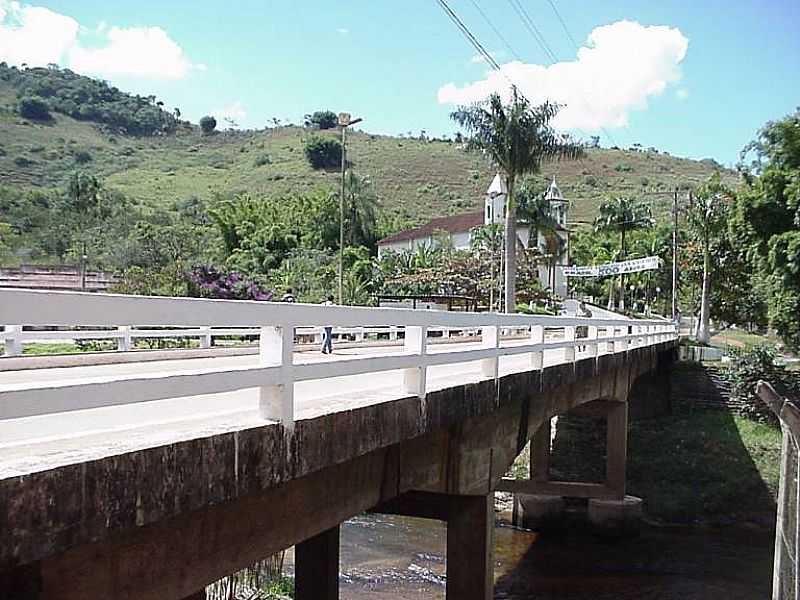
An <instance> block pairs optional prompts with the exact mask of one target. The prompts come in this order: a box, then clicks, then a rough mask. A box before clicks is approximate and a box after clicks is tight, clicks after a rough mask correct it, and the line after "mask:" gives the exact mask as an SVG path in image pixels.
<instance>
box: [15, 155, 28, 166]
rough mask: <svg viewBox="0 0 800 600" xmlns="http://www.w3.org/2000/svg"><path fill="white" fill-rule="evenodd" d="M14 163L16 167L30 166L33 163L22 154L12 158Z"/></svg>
mask: <svg viewBox="0 0 800 600" xmlns="http://www.w3.org/2000/svg"><path fill="white" fill-rule="evenodd" d="M14 164H15V165H17V166H18V167H30V166H31V165H32V164H33V161H32V160H30V159H28V158H25V157H24V156H18V157H17V158H15V159H14Z"/></svg>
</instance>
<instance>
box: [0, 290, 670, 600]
mask: <svg viewBox="0 0 800 600" xmlns="http://www.w3.org/2000/svg"><path fill="white" fill-rule="evenodd" d="M0 322H3V323H10V324H14V325H16V326H17V327H13V328H10V330H11V331H15V332H16V333H17V334H19V332H22V331H25V329H24V327H25V326H61V327H81V328H87V327H89V328H91V327H94V328H98V327H103V328H118V327H130V326H134V327H136V326H141V327H150V328H153V327H164V328H176V327H186V328H198V327H212V328H216V327H221V328H225V327H228V328H241V327H258V328H259V332H260V342H259V344H260V345H259V353H258V354H257V355H250V356H233V357H224V356H223V357H216V358H193V359H188V360H175V361H167V360H162V361H154V362H146V363H145V362H134V363H130V362H121V363H120V364H104V365H84V366H73V367H70V368H50V369H25V370H17V367H15V369H14V370H2V369H3V363H2V361H0V600H6V599H11V598H13V599H14V600H19V599H27V598H30V599H36V600H44V599H48V600H50V599H75V600H78V599H80V600H93V599H103V600H106V599H109V598H114V599H115V600H123V599H136V600H173V599H174V600H182V599H184V598H203V597H204V591H203V590H204V587H205V586H206V585H208V584H210V583H211V582H213V581H215V580H217V579H219V578H221V577H224V576H225V575H227V574H230V573H232V572H235V571H237V570H239V569H242V568H244V567H246V566H248V565H250V564H253V563H255V562H256V561H258V560H261V559H263V558H265V557H266V556H268V555H270V554H273V553H275V552H277V551H280V550H282V549H285V548H287V547H290V546H292V545H296V551H295V552H296V554H295V556H296V593H297V598H298V599H300V600H311V599H314V600H331V599H334V598H337V597H338V531H339V524H340V523H342V522H343V521H345V520H346V519H348V518H350V517H352V516H354V515H357V514H359V513H362V512H364V511H368V510H373V511H384V512H392V513H400V514H409V515H415V516H421V517H429V518H436V519H442V520H444V521H446V522H447V553H448V557H447V598H449V599H458V600H470V599H473V598H474V599H481V600H485V599H487V598H491V597H492V587H493V573H492V570H493V560H492V532H493V523H494V511H493V492H494V490H496V489H498V486H500V487H505V488H506V489H513V490H514V491H516V492H524V493H536V494H549V495H551V496H552V495H554V496H556V497H558V496H581V497H590V498H595V499H596V501H597V502H605V503H606V504H608V505H611V506H613V505H614V503H616V504H617V505H619V506H623V505H624V500H625V474H624V471H625V460H626V433H627V415H628V406H629V403H630V404H632V403H633V402H634V401H636V402H639V403H642V405H645V406H646V404H647V402H649V401H650V398H648V397H645V396H644V395H640V396H638V397H637V392H636V390H637V386H641V384H642V382H646V381H648V380H651V381H652V380H655V381H656V382H657V381H658V378H659V377H660V376H661V374H662V373H663V371H664V369H665V367H666V366H667V365H668V364H669V362H670V361H671V358H672V355H673V353H674V352H673V351H674V347H675V343H676V333H675V328H674V326H673V325H672V324H671V323H669V322H666V321H660V320H630V319H626V318H623V317H620V318H618V319H610V318H609V319H587V318H579V317H542V316H525V315H504V314H492V313H449V312H436V311H414V310H401V309H370V308H353V307H337V306H333V307H320V306H312V305H287V304H273V303H259V302H237V301H213V300H199V299H177V298H146V297H130V296H111V295H97V294H81V293H69V292H60V293H59V292H35V291H23V290H5V291H4V290H0ZM299 326H336V327H339V328H351V327H357V328H361V327H370V328H381V327H386V328H387V330H388V329H389V328H399V329H400V336H399V337H401V338H402V345H400V346H397V345H388V344H387V345H383V346H381V345H375V344H372V345H369V346H367V347H360V348H350V349H346V350H341V351H338V352H336V353H335V354H334V355H332V356H322V355H316V354H314V355H310V354H308V353H298V352H295V347H294V340H295V336H294V330H295V328H297V327H299ZM437 328H438V329H445V330H447V331H449V332H451V334H452V335H451V336H450V337H451V340H450V342H451V343H436V342H440V341H441V339H440V338H441V336H439V337H434V336H433V335H431V333H430V332H431V331H432V330H436V329H437ZM3 360H16V361H19V360H24V359H3ZM105 362H108V361H105ZM629 401H630V402H629ZM570 410H584V411H592V412H593V413H595V414H603V415H606V417H607V418H608V423H609V427H608V432H609V434H608V452H607V481H606V482H605V484H565V483H560V482H552V481H549V480H548V476H547V466H546V462H547V457H548V452H549V445H548V444H547V443H546V440H545V436H547V439H549V435H547V433H546V429H547V424H548V423H549V420H550V418H551V417H552V416H554V415H557V414H560V413H561V414H563V413H564V412H567V411H570ZM537 432H538V434H537ZM532 437H533V439H534V443H533V447H534V451H533V452H532V454H533V456H534V458H535V460H534V464H533V465H532V471H533V476H532V478H531V479H530V480H529V481H525V482H513V481H505V480H504V475H505V473H506V471H507V469H508V467H509V465H510V464H511V463H512V461H513V460H514V458H515V457H516V456H517V454H518V453H519V452H520V451H521V450H522V449H523V448H524V447H525V445H526V444H527V442H528V441H529V439H531V438H532Z"/></svg>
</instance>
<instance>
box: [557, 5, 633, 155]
mask: <svg viewBox="0 0 800 600" xmlns="http://www.w3.org/2000/svg"><path fill="white" fill-rule="evenodd" d="M547 2H548V3H549V4H550V7H551V8H552V9H553V12H554V13H555V14H556V18H557V19H558V21H559V23H561V27H562V28H563V29H564V33H565V34H567V37H568V38H569V41H570V42H572V46H573V48H575V52H577V51H578V50H579V47H578V42H576V41H575V38H574V37H573V36H572V34H571V33H570V31H569V27H567V23H566V21H565V20H564V18H563V17H562V16H561V13H560V12H559V10H558V8H556V3H555V2H554V0H547ZM600 131H602V132H603V133H604V134H605V136H606V137H607V138H608V139H609V141H610V142H611V143H612V145H614V146H617V142H616V140H615V139H614V136H612V135H611V132H609V131H608V130H607V129H606V128H605V127H603V126H600Z"/></svg>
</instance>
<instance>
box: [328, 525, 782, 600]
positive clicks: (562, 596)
mask: <svg viewBox="0 0 800 600" xmlns="http://www.w3.org/2000/svg"><path fill="white" fill-rule="evenodd" d="M445 539H446V532H445V526H444V524H443V523H440V522H438V521H431V520H427V519H416V518H409V517H396V516H387V515H363V516H360V517H357V518H354V519H351V520H350V521H348V522H347V523H345V524H343V526H342V537H341V579H340V585H341V597H342V598H343V599H345V600H368V599H369V600H376V599H377V600H383V599H387V600H388V599H389V598H391V599H393V600H398V599H408V600H412V599H413V600H429V599H430V600H433V599H439V598H444V590H445V556H446V554H445ZM772 544H773V541H772V537H771V533H770V532H766V531H763V530H761V529H757V528H752V529H748V528H744V527H729V528H724V529H696V528H695V529H689V528H657V527H645V528H644V529H643V531H642V534H641V535H640V536H639V537H638V538H635V539H631V540H626V541H616V542H607V541H601V540H599V539H597V538H595V537H593V536H591V535H590V534H589V533H588V532H586V529H585V528H584V527H581V526H571V527H569V528H568V529H567V530H566V531H565V532H564V533H561V534H550V535H548V536H539V535H537V534H536V533H533V532H530V531H524V530H520V529H516V528H513V527H510V526H509V525H508V524H507V522H505V521H504V520H503V519H502V518H501V519H499V520H498V524H497V527H496V530H495V598H498V599H506V600H522V599H525V600H529V599H532V600H551V599H552V600H555V599H556V598H558V599H559V600H589V599H591V600H606V599H609V600H610V599H616V600H628V599H645V600H695V599H698V600H699V599H703V600H705V599H716V598H720V599H723V600H762V599H765V598H768V597H769V596H770V587H771V578H772Z"/></svg>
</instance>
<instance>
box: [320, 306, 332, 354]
mask: <svg viewBox="0 0 800 600" xmlns="http://www.w3.org/2000/svg"><path fill="white" fill-rule="evenodd" d="M323 304H324V305H325V306H333V296H332V295H329V296H328V299H327V300H325V302H323ZM322 353H323V354H332V353H333V327H331V326H326V327H324V328H323V333H322Z"/></svg>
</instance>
